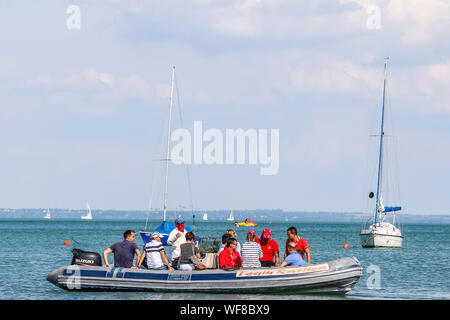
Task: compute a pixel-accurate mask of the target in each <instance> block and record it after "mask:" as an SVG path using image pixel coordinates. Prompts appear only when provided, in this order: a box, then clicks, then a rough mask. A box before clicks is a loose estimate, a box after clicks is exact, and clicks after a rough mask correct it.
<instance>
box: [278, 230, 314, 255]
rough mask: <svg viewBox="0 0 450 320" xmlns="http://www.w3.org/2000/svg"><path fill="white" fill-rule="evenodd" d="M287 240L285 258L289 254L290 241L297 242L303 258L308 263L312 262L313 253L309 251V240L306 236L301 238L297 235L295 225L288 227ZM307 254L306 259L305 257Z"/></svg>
mask: <svg viewBox="0 0 450 320" xmlns="http://www.w3.org/2000/svg"><path fill="white" fill-rule="evenodd" d="M287 237H288V238H287V241H286V251H285V253H284V258H285V259H286V257H287V256H288V254H287V252H288V249H287V248H288V244H289V242H291V241H292V242H295V243H296V245H297V252H298V253H300V255H301V256H302V259H303V260H304V261H306V262H307V263H311V253H310V251H309V247H308V242H307V241H306V239H305V238H301V237H300V236H298V235H297V229H296V228H295V227H290V228H289V229H287ZM305 254H306V259H305Z"/></svg>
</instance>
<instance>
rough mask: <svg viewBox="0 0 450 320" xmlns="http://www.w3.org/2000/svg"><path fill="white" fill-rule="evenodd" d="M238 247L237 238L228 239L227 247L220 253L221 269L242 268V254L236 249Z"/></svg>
mask: <svg viewBox="0 0 450 320" xmlns="http://www.w3.org/2000/svg"><path fill="white" fill-rule="evenodd" d="M236 247H237V240H236V239H235V238H230V239H228V241H227V244H226V246H225V248H224V249H223V250H222V252H221V253H220V255H219V268H220V269H230V268H240V267H241V266H242V259H241V255H240V254H239V252H237V251H236Z"/></svg>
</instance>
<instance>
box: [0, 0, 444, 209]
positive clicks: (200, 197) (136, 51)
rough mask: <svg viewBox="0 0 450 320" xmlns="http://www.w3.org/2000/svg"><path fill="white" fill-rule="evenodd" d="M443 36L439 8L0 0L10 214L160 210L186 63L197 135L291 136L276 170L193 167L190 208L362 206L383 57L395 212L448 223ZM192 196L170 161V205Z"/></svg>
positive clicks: (283, 140) (2, 168)
mask: <svg viewBox="0 0 450 320" xmlns="http://www.w3.org/2000/svg"><path fill="white" fill-rule="evenodd" d="M70 5H77V6H79V8H80V10H81V16H80V17H81V20H80V21H81V28H80V29H79V30H78V29H76V30H69V29H68V28H67V24H66V23H67V19H68V18H69V16H70V14H67V12H66V10H67V8H68V6H70ZM371 6H372V7H373V6H376V8H379V13H380V14H379V26H380V28H379V29H373V28H369V27H368V20H369V19H371V18H373V17H374V16H373V13H372V12H373V11H371V10H369V11H368V9H369V7H370V8H372V7H371ZM376 18H377V17H376ZM448 38H450V4H449V2H448V1H445V0H434V1H426V0H397V1H376V0H373V1H369V0H367V1H364V0H340V1H338V0H336V1H328V0H327V1H325V0H323V1H322V0H318V1H298V0H296V1H294V0H284V1H281V0H280V1H277V0H267V1H263V0H261V1H257V0H245V1H244V0H243V1H237V0H235V1H232V0H226V1H225V0H216V1H212V0H195V1H194V0H193V1H135V0H129V1H120V0H96V1H75V0H73V1H45V2H36V1H3V2H1V3H0V39H1V50H0V70H1V71H0V147H1V148H0V181H1V182H0V194H1V196H0V207H4V208H24V207H25V208H30V207H42V208H47V207H58V208H68V207H70V208H84V206H85V203H86V202H89V204H90V205H91V207H92V208H93V209H124V210H126V209H138V210H146V209H148V207H149V202H150V199H151V198H152V197H151V194H152V186H153V185H156V186H160V185H161V183H159V180H158V179H157V177H158V175H160V171H161V163H159V162H155V161H154V159H157V158H161V152H160V150H161V141H163V140H164V128H165V127H164V126H165V125H166V124H165V122H166V119H167V111H168V105H169V96H168V92H169V89H170V76H171V68H172V66H173V65H175V66H176V68H177V83H178V89H179V93H180V101H181V107H182V113H183V121H184V125H185V127H186V128H188V129H192V127H193V123H194V121H195V120H201V121H203V126H204V127H205V128H217V129H220V130H223V131H225V129H227V128H232V129H234V128H243V129H248V128H266V129H272V128H275V129H279V132H280V168H279V172H278V174H276V175H273V176H261V175H259V166H255V165H233V166H231V165H228V166H226V165H193V166H191V167H190V175H191V180H192V193H193V202H194V208H195V209H205V210H212V209H222V208H224V209H255V208H281V209H285V210H298V211H303V210H304V211H321V210H325V211H364V210H367V208H368V207H370V206H371V204H368V197H367V194H368V192H369V191H371V190H373V189H374V186H373V169H374V165H375V164H376V152H377V150H376V149H377V141H376V138H375V139H374V138H371V137H370V135H371V134H376V133H377V130H379V129H378V126H379V123H378V121H379V110H380V107H381V89H382V80H383V69H382V68H383V62H384V57H386V56H389V57H390V59H389V81H388V108H389V113H388V127H387V130H389V131H388V132H391V133H392V135H393V136H394V138H392V141H394V142H395V143H394V144H395V146H396V154H395V155H394V153H389V155H394V156H393V157H392V158H389V159H388V160H389V162H394V163H397V164H398V171H395V173H394V176H395V175H396V174H397V172H398V189H399V191H400V198H399V201H401V204H402V205H403V207H404V209H405V213H412V214H414V213H417V214H427V213H429V214H440V213H447V214H448V213H450V204H449V203H448V201H447V198H448V193H449V187H448V181H449V180H450V166H449V163H450V149H449V145H450V125H449V124H450V121H449V120H450V104H449V101H450V55H449V52H450V50H449V49H450V42H449V41H448V40H446V39H448ZM173 125H174V129H175V128H177V127H180V121H179V119H178V111H177V109H176V111H175V112H174V123H173ZM387 134H388V133H387ZM388 146H389V145H388ZM158 188H159V189H158V190H157V191H155V192H154V197H153V198H152V199H153V203H152V207H159V208H160V207H161V197H160V195H161V190H160V189H161V187H158ZM186 189H187V187H186V179H185V168H184V167H183V166H176V165H173V166H171V174H170V181H169V201H168V203H169V209H172V210H173V209H177V208H181V207H182V206H187V205H188V202H189V199H188V198H189V197H188V193H187V191H186Z"/></svg>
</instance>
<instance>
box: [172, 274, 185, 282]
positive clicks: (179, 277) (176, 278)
mask: <svg viewBox="0 0 450 320" xmlns="http://www.w3.org/2000/svg"><path fill="white" fill-rule="evenodd" d="M167 280H168V281H191V275H190V274H168V275H167Z"/></svg>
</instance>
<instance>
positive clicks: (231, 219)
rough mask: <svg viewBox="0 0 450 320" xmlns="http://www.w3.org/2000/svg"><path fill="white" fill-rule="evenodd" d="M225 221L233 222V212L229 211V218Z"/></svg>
mask: <svg viewBox="0 0 450 320" xmlns="http://www.w3.org/2000/svg"><path fill="white" fill-rule="evenodd" d="M227 221H234V215H233V210H231V212H230V216H229V217H228V218H227Z"/></svg>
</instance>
